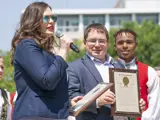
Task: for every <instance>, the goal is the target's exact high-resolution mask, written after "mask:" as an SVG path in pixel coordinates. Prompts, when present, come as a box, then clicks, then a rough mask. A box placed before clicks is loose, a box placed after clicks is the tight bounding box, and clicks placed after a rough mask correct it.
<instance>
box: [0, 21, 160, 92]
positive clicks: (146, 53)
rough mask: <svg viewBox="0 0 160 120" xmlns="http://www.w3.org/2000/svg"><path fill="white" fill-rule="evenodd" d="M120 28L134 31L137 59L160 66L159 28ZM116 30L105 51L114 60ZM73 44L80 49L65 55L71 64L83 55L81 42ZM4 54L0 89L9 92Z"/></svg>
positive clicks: (145, 24) (10, 77)
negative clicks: (135, 34) (3, 70)
mask: <svg viewBox="0 0 160 120" xmlns="http://www.w3.org/2000/svg"><path fill="white" fill-rule="evenodd" d="M122 28H129V29H132V30H134V31H135V32H136V33H137V34H138V37H137V42H138V46H137V49H136V56H137V58H138V59H139V60H140V61H142V62H144V63H146V64H148V65H151V66H156V65H158V64H160V59H159V56H160V26H159V25H157V24H154V23H153V22H146V21H144V22H143V23H142V25H138V23H136V22H128V23H123V26H122ZM117 30H118V29H110V32H109V34H110V48H109V50H108V51H107V52H108V53H109V54H110V55H111V56H113V57H114V58H116V57H117V55H116V52H115V50H114V37H113V35H114V33H115V32H116V31H117ZM75 44H76V45H77V46H78V47H79V48H80V53H79V54H77V53H75V52H73V51H72V50H71V51H70V52H69V54H68V55H67V62H71V61H73V60H76V59H78V58H81V57H82V56H83V55H84V53H85V47H84V44H83V41H82V40H76V41H75ZM0 54H4V63H5V73H4V77H3V80H1V81H0V87H2V88H5V89H8V90H9V91H10V92H12V91H15V83H14V80H13V67H12V66H11V64H10V53H9V52H3V51H0Z"/></svg>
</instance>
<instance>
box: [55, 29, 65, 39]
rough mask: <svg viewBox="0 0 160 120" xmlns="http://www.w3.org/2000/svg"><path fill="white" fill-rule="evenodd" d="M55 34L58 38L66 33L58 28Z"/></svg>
mask: <svg viewBox="0 0 160 120" xmlns="http://www.w3.org/2000/svg"><path fill="white" fill-rule="evenodd" d="M55 35H56V37H57V38H60V37H62V36H63V35H64V34H63V33H62V32H61V31H59V30H57V31H56V32H55Z"/></svg>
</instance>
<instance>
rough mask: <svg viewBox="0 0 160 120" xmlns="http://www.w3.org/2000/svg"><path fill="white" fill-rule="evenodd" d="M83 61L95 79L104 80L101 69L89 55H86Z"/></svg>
mask: <svg viewBox="0 0 160 120" xmlns="http://www.w3.org/2000/svg"><path fill="white" fill-rule="evenodd" d="M82 63H83V64H84V65H85V66H86V68H87V69H88V70H89V71H90V73H91V74H92V75H93V76H94V78H95V80H96V81H97V82H98V83H100V82H103V80H102V77H101V75H100V73H99V71H98V70H97V68H96V67H95V65H94V63H93V61H92V60H91V59H89V58H88V56H87V55H85V56H84V57H83V58H82Z"/></svg>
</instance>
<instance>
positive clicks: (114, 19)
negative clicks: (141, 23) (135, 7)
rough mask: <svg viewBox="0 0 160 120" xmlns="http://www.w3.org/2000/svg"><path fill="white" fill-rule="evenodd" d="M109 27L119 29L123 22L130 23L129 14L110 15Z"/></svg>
mask: <svg viewBox="0 0 160 120" xmlns="http://www.w3.org/2000/svg"><path fill="white" fill-rule="evenodd" d="M109 18H110V27H121V25H122V23H123V22H128V21H131V19H132V17H131V14H125V15H123V14H119V15H118V14H114V15H110V17H109Z"/></svg>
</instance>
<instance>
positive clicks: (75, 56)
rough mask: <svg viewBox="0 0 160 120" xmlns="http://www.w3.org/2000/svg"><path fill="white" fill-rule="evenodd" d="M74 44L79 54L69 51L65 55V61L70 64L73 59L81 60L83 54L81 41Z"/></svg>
mask: <svg viewBox="0 0 160 120" xmlns="http://www.w3.org/2000/svg"><path fill="white" fill-rule="evenodd" d="M74 44H75V45H76V46H77V47H78V48H79V50H80V53H78V54H77V53H75V52H73V51H72V50H70V52H69V53H68V55H67V60H66V61H67V62H71V61H73V60H75V59H78V58H81V57H82V56H84V54H85V49H84V44H83V41H82V40H76V41H75V42H74Z"/></svg>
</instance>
